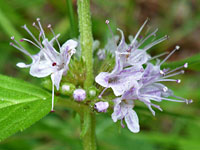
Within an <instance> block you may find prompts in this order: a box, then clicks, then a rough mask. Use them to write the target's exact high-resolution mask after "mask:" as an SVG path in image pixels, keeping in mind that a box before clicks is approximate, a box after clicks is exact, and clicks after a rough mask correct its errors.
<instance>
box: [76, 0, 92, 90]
mask: <svg viewBox="0 0 200 150" xmlns="http://www.w3.org/2000/svg"><path fill="white" fill-rule="evenodd" d="M78 19H79V32H80V43H81V50H82V51H81V53H82V57H83V59H84V61H85V65H86V80H85V82H84V87H85V88H86V89H87V88H88V87H90V86H92V84H93V80H94V77H93V56H92V43H93V37H92V23H91V14H90V0H78Z"/></svg>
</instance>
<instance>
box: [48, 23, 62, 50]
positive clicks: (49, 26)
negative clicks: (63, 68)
mask: <svg viewBox="0 0 200 150" xmlns="http://www.w3.org/2000/svg"><path fill="white" fill-rule="evenodd" d="M47 28H49V29H50V30H51V32H52V34H53V36H54V38H55V40H56V42H57V44H58V47H59V49H61V47H60V43H59V42H58V38H57V36H56V34H55V33H54V31H53V29H52V28H51V24H49V25H48V26H47Z"/></svg>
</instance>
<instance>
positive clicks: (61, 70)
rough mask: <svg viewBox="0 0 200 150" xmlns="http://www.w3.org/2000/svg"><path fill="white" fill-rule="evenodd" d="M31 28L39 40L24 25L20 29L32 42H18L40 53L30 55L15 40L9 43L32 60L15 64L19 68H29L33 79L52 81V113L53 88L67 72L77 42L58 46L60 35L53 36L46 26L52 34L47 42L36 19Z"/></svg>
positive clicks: (49, 27) (12, 38) (72, 41)
mask: <svg viewBox="0 0 200 150" xmlns="http://www.w3.org/2000/svg"><path fill="white" fill-rule="evenodd" d="M33 26H34V27H35V28H36V29H37V30H39V38H38V39H37V38H36V37H35V36H34V35H33V34H32V33H31V31H30V30H29V29H28V27H27V26H26V25H24V26H23V27H22V28H24V29H25V30H26V31H27V32H28V34H29V35H30V36H31V37H32V39H33V40H34V41H31V40H29V39H26V38H23V39H21V40H20V42H23V41H26V42H29V43H31V44H33V45H34V46H35V47H37V48H38V49H39V50H40V51H39V52H38V53H37V54H35V55H31V54H30V53H29V52H28V51H27V50H26V49H25V48H24V47H22V45H21V44H20V43H19V42H17V41H16V40H15V38H14V37H11V40H13V41H14V42H15V44H14V43H12V42H11V43H10V45H12V46H13V47H15V48H16V49H18V50H20V51H21V52H22V53H24V54H25V55H27V56H29V57H30V58H31V59H32V63H31V64H28V65H27V64H25V63H23V62H20V63H18V64H17V66H18V67H20V68H29V67H30V74H31V75H32V76H34V77H38V78H43V77H47V76H49V75H50V76H51V80H52V85H53V86H52V109H51V110H52V111H53V107H54V86H56V89H57V90H59V86H60V82H61V79H62V76H63V75H66V73H67V71H68V64H69V62H70V59H71V56H72V55H73V54H74V53H75V52H76V50H75V48H76V47H77V42H76V41H74V40H68V41H66V42H65V43H64V44H63V45H62V46H60V43H59V42H58V37H59V36H60V34H58V35H55V33H54V31H53V29H52V28H51V25H50V24H49V25H48V29H50V31H51V32H52V34H53V36H54V37H53V38H52V39H51V40H48V39H47V38H46V35H45V33H44V30H43V28H42V25H41V23H40V19H39V18H38V19H37V24H36V23H35V22H34V23H33ZM54 41H56V42H57V44H58V47H59V52H58V51H56V49H55V48H54V47H53V43H54Z"/></svg>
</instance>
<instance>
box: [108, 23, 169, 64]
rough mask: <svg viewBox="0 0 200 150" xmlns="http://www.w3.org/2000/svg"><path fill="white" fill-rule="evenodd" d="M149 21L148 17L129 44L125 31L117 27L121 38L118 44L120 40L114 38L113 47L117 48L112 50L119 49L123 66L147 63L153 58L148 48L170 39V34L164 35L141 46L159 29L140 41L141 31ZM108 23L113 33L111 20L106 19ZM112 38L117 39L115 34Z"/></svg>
mask: <svg viewBox="0 0 200 150" xmlns="http://www.w3.org/2000/svg"><path fill="white" fill-rule="evenodd" d="M147 22H148V19H147V20H146V21H145V22H144V24H143V25H142V26H141V27H140V29H139V31H138V32H137V33H136V35H135V37H134V38H130V39H131V43H130V44H127V43H126V42H125V38H124V34H123V31H122V30H120V29H117V30H118V31H119V32H120V33H121V40H120V42H119V44H118V45H117V42H118V40H113V45H115V46H113V49H114V48H115V49H114V50H113V49H112V51H113V52H114V53H115V52H116V51H117V52H118V53H119V54H120V55H121V56H120V59H121V60H122V62H123V66H125V67H126V66H129V65H132V66H137V65H143V64H145V63H146V62H147V61H148V60H149V59H150V58H151V57H150V55H148V54H147V50H149V49H150V48H152V47H153V46H155V45H157V44H159V43H160V42H162V41H164V40H166V39H168V36H164V37H162V38H160V39H157V40H155V41H153V42H151V43H150V44H148V45H146V46H145V47H144V48H141V46H142V45H143V44H144V42H145V41H147V40H148V39H149V38H151V37H152V36H156V33H157V31H158V29H155V30H154V31H153V32H152V33H150V34H149V35H147V36H146V37H145V38H143V39H141V40H140V41H139V40H138V38H139V35H140V33H141V31H142V30H143V28H144V27H145V25H146V24H147ZM106 24H108V27H109V29H110V31H111V33H112V30H111V28H110V26H109V21H106ZM112 35H113V33H112ZM112 39H115V38H114V36H113V38H112Z"/></svg>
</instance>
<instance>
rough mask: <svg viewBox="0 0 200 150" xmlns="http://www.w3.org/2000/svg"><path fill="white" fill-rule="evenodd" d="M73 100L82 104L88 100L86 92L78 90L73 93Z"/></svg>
mask: <svg viewBox="0 0 200 150" xmlns="http://www.w3.org/2000/svg"><path fill="white" fill-rule="evenodd" d="M73 98H74V100H75V101H78V102H81V101H84V100H85V98H86V92H85V90H83V89H76V90H75V91H74V93H73Z"/></svg>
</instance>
